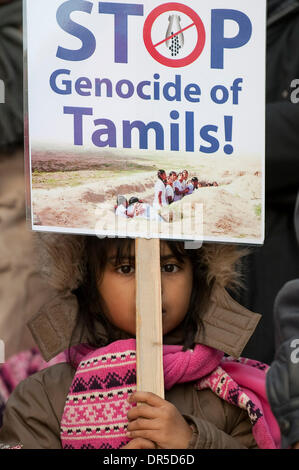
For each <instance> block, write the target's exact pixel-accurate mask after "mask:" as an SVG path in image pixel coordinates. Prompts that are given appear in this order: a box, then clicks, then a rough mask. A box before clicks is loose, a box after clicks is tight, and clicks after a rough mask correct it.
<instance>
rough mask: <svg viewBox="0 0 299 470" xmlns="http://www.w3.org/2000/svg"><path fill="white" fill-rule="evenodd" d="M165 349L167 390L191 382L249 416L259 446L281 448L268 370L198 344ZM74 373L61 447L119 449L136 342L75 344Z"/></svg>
mask: <svg viewBox="0 0 299 470" xmlns="http://www.w3.org/2000/svg"><path fill="white" fill-rule="evenodd" d="M182 349H183V348H182V346H163V364H164V380H165V389H166V390H169V389H171V388H172V387H173V386H174V385H175V384H179V383H187V382H194V386H195V387H196V388H197V389H198V390H203V389H206V388H210V389H211V390H212V391H213V392H214V393H216V394H217V395H218V396H219V397H220V398H221V399H223V400H225V401H227V402H228V403H231V404H233V405H236V406H238V407H240V408H242V409H244V410H246V411H247V412H248V415H249V418H250V420H251V422H252V432H253V436H254V438H255V440H256V442H257V444H258V446H259V447H260V448H265V449H275V448H278V447H279V446H280V431H279V427H278V424H277V422H276V420H275V418H274V416H273V414H272V412H271V409H270V406H269V404H268V402H267V398H266V390H265V375H266V374H265V372H266V369H267V368H268V366H266V365H265V364H262V363H260V362H257V361H252V360H250V359H243V358H240V359H238V360H235V359H233V358H231V357H229V358H226V357H223V356H224V354H223V353H222V352H220V351H217V350H216V349H213V348H210V347H207V346H203V345H196V347H195V349H194V350H188V351H183V350H182ZM72 351H73V352H75V361H76V367H77V370H76V373H75V375H74V378H73V381H72V384H71V387H70V390H69V393H68V396H67V399H66V403H65V408H64V412H63V416H62V420H61V442H62V447H63V448H64V449H118V448H121V447H123V446H124V445H125V444H126V443H127V442H128V441H129V439H128V438H127V437H126V435H125V434H126V428H127V424H128V421H127V413H128V410H129V409H130V408H131V406H132V405H130V404H129V403H128V402H127V398H128V396H129V395H130V394H131V393H132V392H133V391H135V390H136V341H135V339H129V340H120V341H116V342H114V343H111V344H110V345H109V346H106V347H104V348H99V349H92V348H90V347H89V346H86V345H80V346H76V347H74V348H73V349H72Z"/></svg>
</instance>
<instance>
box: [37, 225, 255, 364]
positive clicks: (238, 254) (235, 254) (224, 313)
mask: <svg viewBox="0 0 299 470" xmlns="http://www.w3.org/2000/svg"><path fill="white" fill-rule="evenodd" d="M86 240H87V237H86V236H79V235H66V234H52V233H51V234H48V233H38V234H36V243H37V251H38V253H39V265H40V269H41V274H42V275H43V276H44V277H45V279H46V280H47V282H48V284H49V285H50V286H51V287H52V288H54V289H55V290H56V291H57V296H56V297H55V298H54V299H53V300H52V301H51V302H49V303H48V304H47V305H45V306H44V307H43V308H42V309H41V310H40V311H39V312H38V314H37V315H35V316H34V318H33V319H32V320H31V321H30V322H29V324H28V326H29V329H30V331H31V333H32V335H33V337H34V339H35V341H36V342H37V344H38V346H39V348H40V350H41V353H42V354H43V356H44V358H45V359H46V360H50V359H51V358H52V357H54V356H55V355H56V354H58V353H59V352H61V351H63V350H65V349H67V348H68V347H69V346H70V344H72V345H74V344H77V343H78V342H85V341H87V340H88V338H87V337H86V336H84V335H83V337H82V336H80V335H79V333H78V334H76V332H75V334H72V333H73V330H74V326H75V324H76V319H77V312H78V303H77V298H76V296H75V295H74V294H72V291H74V290H75V289H77V288H78V287H79V286H80V284H81V283H82V280H83V277H84V275H85V258H86V257H85V244H86ZM200 250H201V256H202V257H203V261H204V262H205V264H206V265H207V267H208V273H207V280H208V283H209V284H213V289H212V293H211V297H210V302H209V306H208V308H207V311H206V312H205V313H204V315H203V318H202V320H203V323H204V327H205V328H204V334H203V333H202V332H201V330H199V332H198V334H197V336H196V342H201V343H202V344H206V345H208V346H211V347H215V348H217V349H220V350H222V351H224V352H226V353H228V354H230V355H232V356H234V357H237V356H239V355H240V354H241V351H242V350H243V348H244V347H245V345H246V343H247V342H248V339H249V338H250V336H251V335H252V333H253V331H254V329H255V327H256V325H257V323H258V321H259V319H260V315H258V314H254V313H252V312H250V311H249V310H247V309H245V308H244V307H241V306H240V305H239V304H238V303H237V302H235V301H234V300H233V299H232V298H231V297H230V296H229V294H228V293H227V291H226V289H227V288H234V287H239V286H240V285H241V284H242V280H241V275H240V265H241V258H242V257H243V256H244V254H245V253H246V250H244V249H240V248H239V247H237V246H235V245H225V244H214V243H213V244H203V245H202V247H201V248H200ZM100 333H101V332H100ZM102 333H103V336H105V332H104V331H103V332H102ZM180 334H181V333H179V336H180ZM177 335H178V332H174V335H171V338H170V340H169V341H170V342H174V341H177V342H179V338H178V337H177ZM71 337H72V342H71V343H70V340H71Z"/></svg>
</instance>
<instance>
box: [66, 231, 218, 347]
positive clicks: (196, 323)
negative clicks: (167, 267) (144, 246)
mask: <svg viewBox="0 0 299 470" xmlns="http://www.w3.org/2000/svg"><path fill="white" fill-rule="evenodd" d="M132 243H134V240H130V239H107V238H106V239H98V238H96V237H86V245H85V252H86V256H85V258H86V261H85V276H84V279H83V282H82V284H81V285H80V286H79V287H78V288H77V289H76V290H75V291H74V294H75V295H76V297H77V299H78V304H79V315H78V324H77V326H76V328H77V327H78V326H79V327H80V328H82V331H83V328H86V329H87V333H88V337H89V344H90V345H91V346H94V347H102V346H105V345H106V344H109V343H111V342H113V341H116V340H118V339H120V338H121V335H122V333H123V332H121V331H120V330H118V329H117V328H116V327H115V326H114V325H113V324H111V323H110V321H109V320H108V317H107V315H106V312H107V307H106V306H105V303H104V300H103V299H102V297H101V295H100V293H99V289H98V283H99V280H100V276H101V273H103V272H104V269H105V266H106V264H107V263H108V257H109V254H110V250H111V248H115V249H116V264H121V262H122V259H123V258H127V257H129V256H130V254H131V253H130V250H131V248H132ZM167 244H168V246H169V248H170V250H171V252H172V253H173V255H174V256H175V258H177V260H178V261H179V262H180V263H184V258H186V257H187V258H188V259H189V260H190V262H191V265H192V270H193V287H192V292H191V297H190V303H189V307H188V311H187V314H186V316H185V318H184V320H183V322H182V324H181V326H182V329H183V331H184V340H183V346H184V348H185V349H187V348H192V347H193V345H194V337H195V334H196V332H197V331H198V328H199V327H201V328H202V327H203V324H202V322H201V315H202V313H203V311H204V309H205V308H206V304H207V301H208V298H209V296H210V292H211V289H212V285H209V284H208V281H207V278H208V276H207V266H206V265H205V264H204V263H203V261H202V259H201V251H200V250H185V249H184V242H178V241H172V242H169V241H167ZM98 322H100V323H101V324H102V326H103V327H104V328H105V330H106V333H107V338H106V339H105V340H104V339H103V337H101V336H99V335H97V333H96V324H97V323H98Z"/></svg>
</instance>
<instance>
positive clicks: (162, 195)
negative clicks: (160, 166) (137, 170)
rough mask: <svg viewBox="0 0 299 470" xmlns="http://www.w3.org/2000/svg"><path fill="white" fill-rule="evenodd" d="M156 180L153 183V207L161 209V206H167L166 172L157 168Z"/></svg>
mask: <svg viewBox="0 0 299 470" xmlns="http://www.w3.org/2000/svg"><path fill="white" fill-rule="evenodd" d="M157 177H158V179H157V181H156V184H155V196H154V202H153V207H154V209H156V210H159V209H161V207H162V206H167V201H166V188H165V184H166V178H167V176H166V173H165V170H158V172H157Z"/></svg>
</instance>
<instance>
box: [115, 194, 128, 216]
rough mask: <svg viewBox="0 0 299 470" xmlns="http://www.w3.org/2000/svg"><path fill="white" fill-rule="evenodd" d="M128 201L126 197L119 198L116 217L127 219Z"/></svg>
mask: <svg viewBox="0 0 299 470" xmlns="http://www.w3.org/2000/svg"><path fill="white" fill-rule="evenodd" d="M127 208H128V201H127V198H126V197H125V196H117V201H116V206H115V215H116V216H118V217H127Z"/></svg>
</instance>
